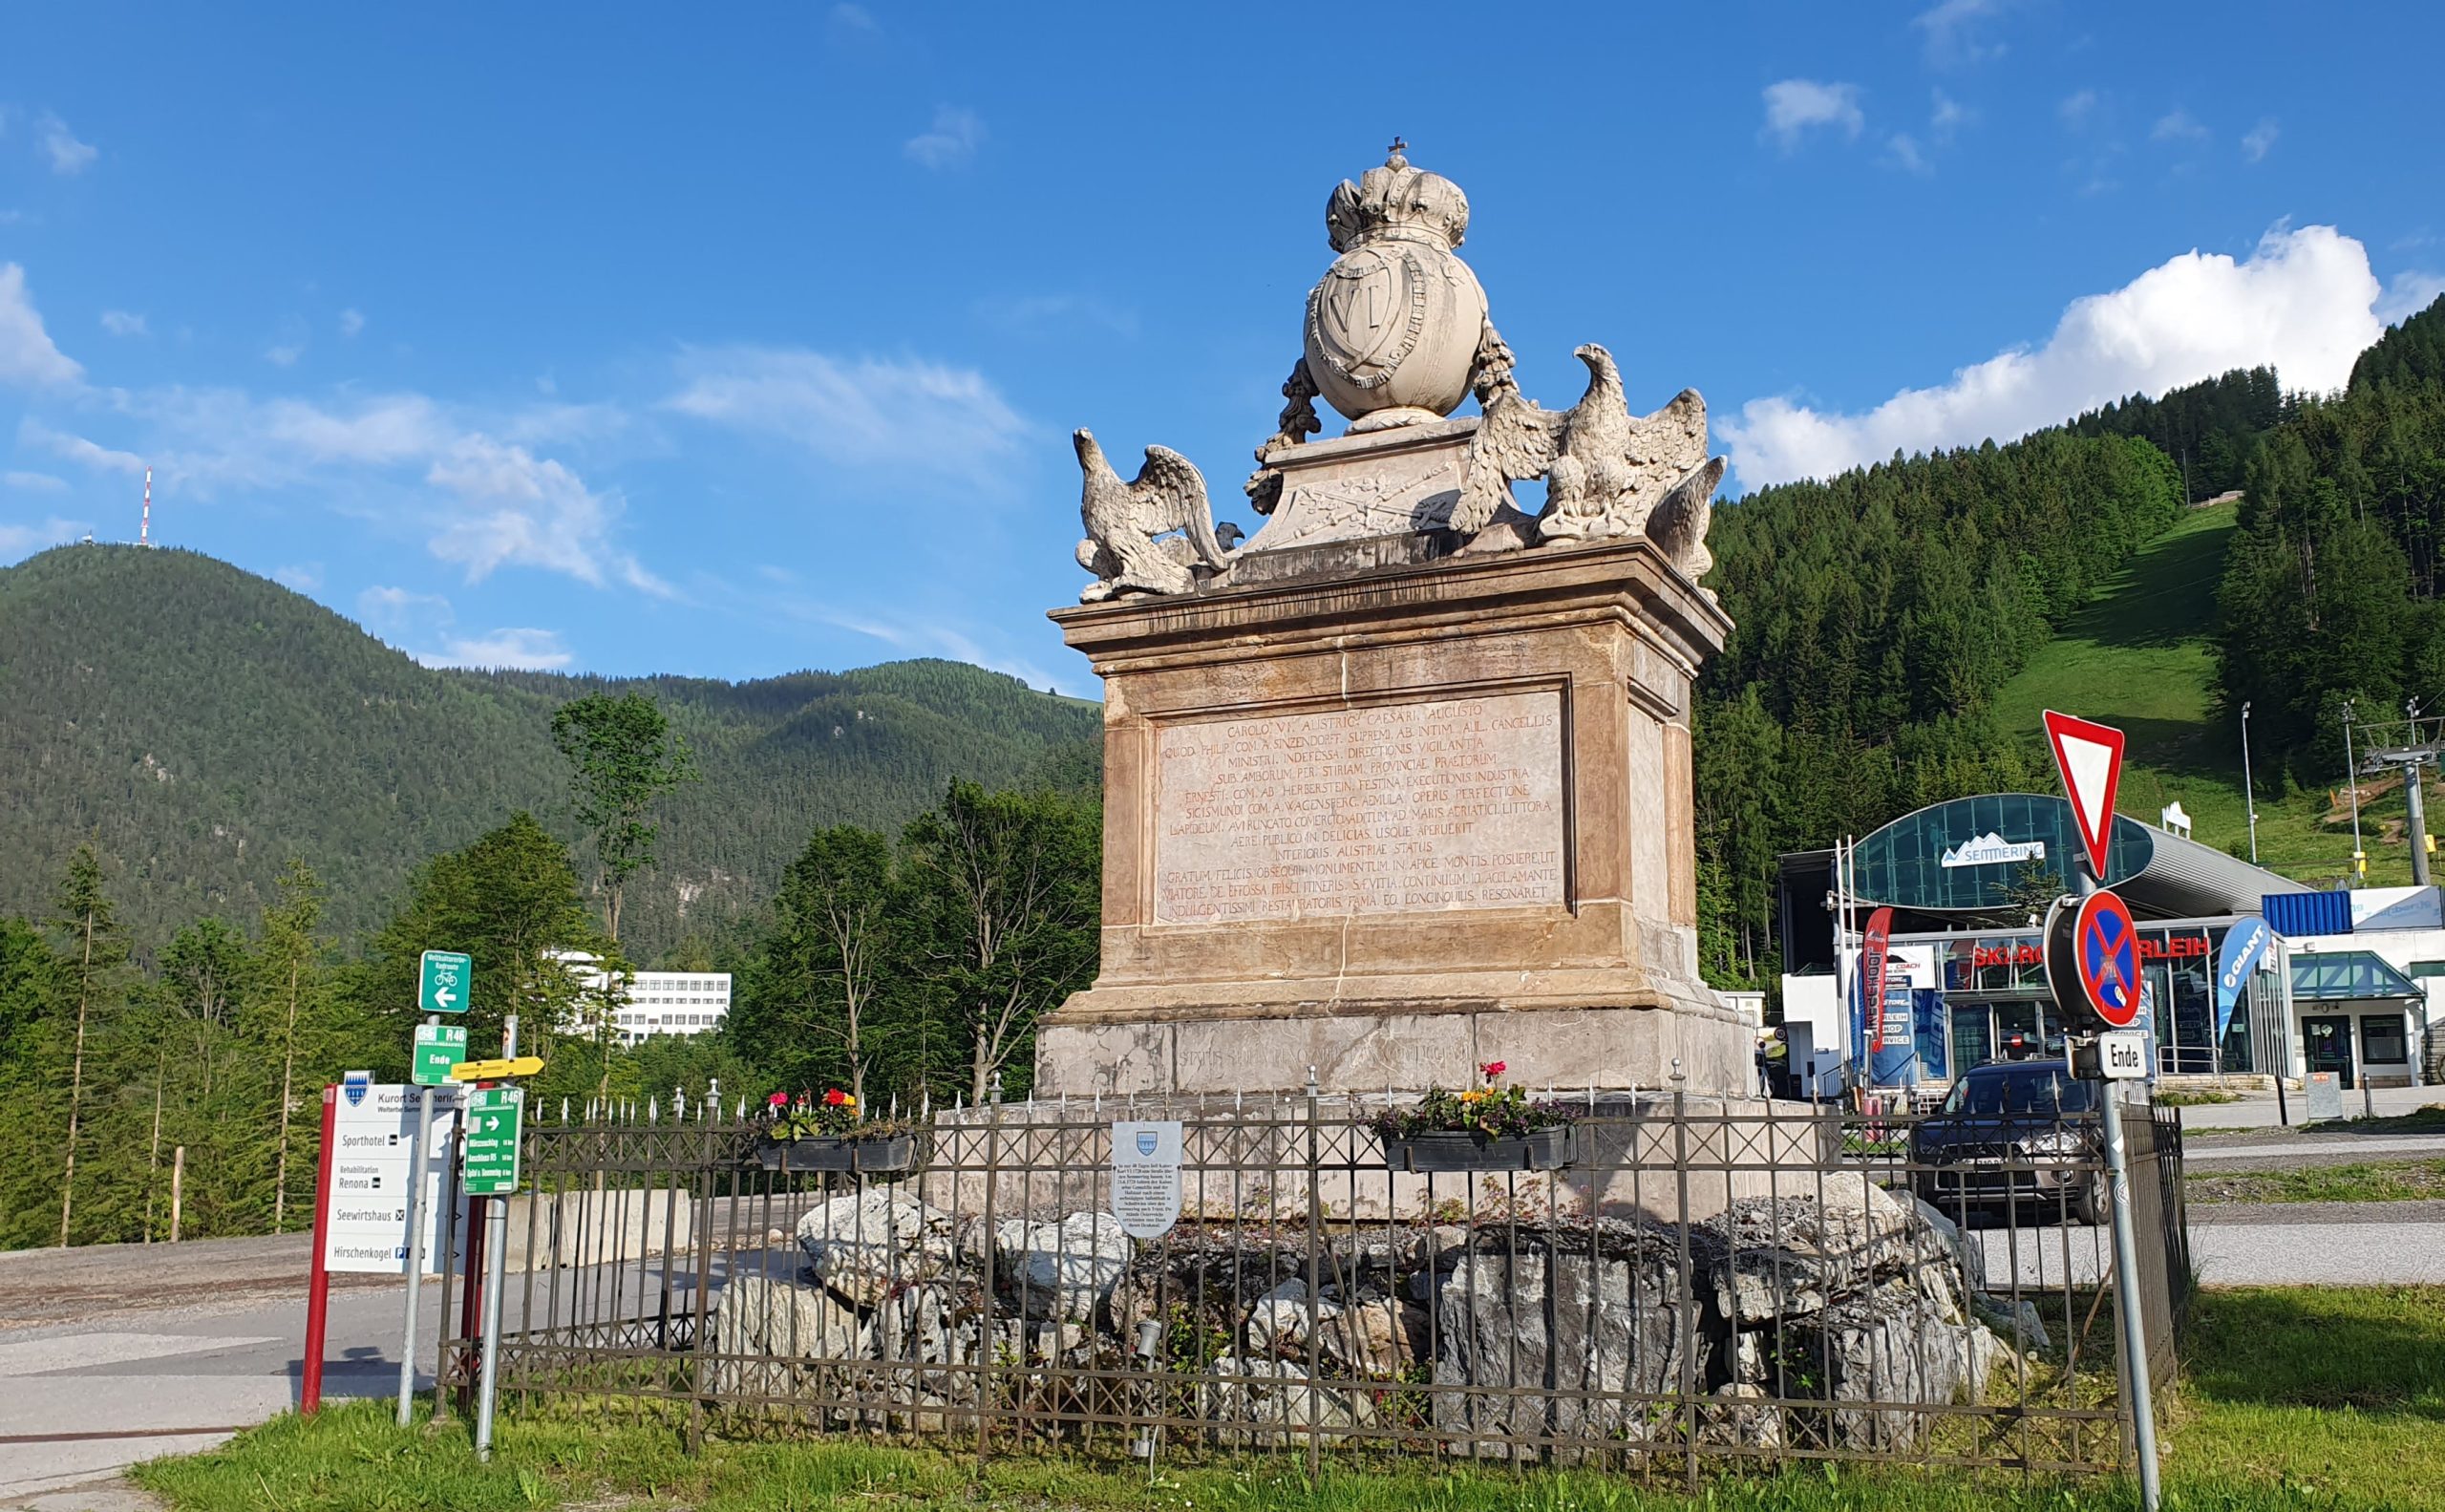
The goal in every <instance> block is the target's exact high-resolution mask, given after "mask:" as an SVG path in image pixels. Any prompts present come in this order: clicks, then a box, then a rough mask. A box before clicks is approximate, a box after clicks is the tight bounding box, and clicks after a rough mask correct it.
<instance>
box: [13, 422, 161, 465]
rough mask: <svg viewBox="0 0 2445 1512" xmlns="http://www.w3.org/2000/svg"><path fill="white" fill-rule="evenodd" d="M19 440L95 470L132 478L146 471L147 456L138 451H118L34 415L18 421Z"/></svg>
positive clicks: (20, 442) (23, 443)
mask: <svg viewBox="0 0 2445 1512" xmlns="http://www.w3.org/2000/svg"><path fill="white" fill-rule="evenodd" d="M17 440H18V442H19V444H21V445H25V446H39V447H41V448H42V449H43V450H44V451H47V452H49V453H51V454H52V455H53V457H58V458H66V459H67V460H69V461H72V462H74V463H76V464H77V465H78V466H80V467H84V468H88V469H90V470H92V471H94V472H96V473H124V474H126V475H127V476H129V477H131V478H140V477H142V476H143V474H144V458H140V457H138V456H137V455H136V454H135V453H133V452H115V451H112V450H111V449H110V448H109V447H107V446H100V445H96V443H94V442H92V441H89V440H87V439H85V437H81V436H71V435H69V434H68V433H67V432H66V431H54V430H53V429H52V428H51V427H50V426H48V425H45V424H43V423H42V422H41V421H40V420H37V419H35V418H34V417H33V416H32V415H27V416H25V417H24V418H23V419H20V420H19V421H18V422H17Z"/></svg>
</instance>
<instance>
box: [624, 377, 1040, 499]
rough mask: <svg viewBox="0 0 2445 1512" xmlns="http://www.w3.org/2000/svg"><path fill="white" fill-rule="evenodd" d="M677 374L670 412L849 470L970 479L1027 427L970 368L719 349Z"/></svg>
mask: <svg viewBox="0 0 2445 1512" xmlns="http://www.w3.org/2000/svg"><path fill="white" fill-rule="evenodd" d="M680 372H681V377H682V379H683V381H684V382H685V385H686V386H685V387H684V388H682V389H681V390H680V392H679V393H678V394H674V395H672V396H671V397H670V399H669V400H668V401H666V402H667V403H668V404H669V405H670V408H672V409H675V410H678V411H680V412H681V413H682V414H686V415H695V416H696V417H697V418H699V419H705V420H712V421H714V422H716V423H718V424H723V425H728V426H733V427H734V428H736V429H739V430H743V431H753V432H758V433H761V434H763V435H767V436H772V437H778V438H780V439H783V440H787V441H790V442H793V443H795V444H797V445H799V446H803V447H805V448H806V449H807V450H809V451H811V452H814V453H815V454H816V455H817V456H819V457H821V458H825V459H827V460H829V461H834V462H839V463H843V464H846V465H850V466H858V467H883V466H889V467H896V468H898V467H922V468H928V469H931V470H933V471H936V472H944V473H950V474H954V475H965V476H973V475H976V474H980V473H982V472H984V471H985V470H986V468H987V466H988V464H989V463H990V462H992V461H994V460H997V459H998V458H1002V457H1004V456H1006V455H1008V454H1009V453H1010V451H1011V450H1012V449H1013V448H1014V447H1015V446H1016V445H1017V443H1018V440H1019V438H1020V437H1022V436H1024V435H1025V434H1026V432H1027V423H1026V422H1025V421H1023V420H1022V419H1020V418H1019V416H1018V415H1017V414H1016V413H1015V412H1013V411H1012V410H1011V409H1010V405H1009V404H1008V403H1006V402H1004V400H1003V398H1002V395H1001V393H1000V391H998V390H997V389H995V388H994V386H993V383H992V381H991V380H990V379H989V378H987V377H986V376H985V375H984V374H983V373H978V372H976V371H975V370H973V369H970V368H952V367H945V366H942V365H941V364H938V363H930V362H920V361H914V360H906V361H896V362H895V361H885V360H882V359H880V358H874V357H862V358H859V359H857V360H856V361H854V362H850V361H842V360H840V359H839V358H835V357H831V356H827V355H825V354H824V353H822V352H819V351H806V350H804V349H802V348H774V347H724V348H716V349H711V350H705V351H689V352H687V353H685V354H684V355H683V356H682V358H681V363H680Z"/></svg>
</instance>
